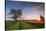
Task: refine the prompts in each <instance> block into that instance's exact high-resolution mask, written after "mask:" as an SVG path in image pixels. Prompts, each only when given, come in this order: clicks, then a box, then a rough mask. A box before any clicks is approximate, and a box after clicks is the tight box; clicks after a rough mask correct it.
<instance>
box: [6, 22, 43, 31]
mask: <svg viewBox="0 0 46 31" xmlns="http://www.w3.org/2000/svg"><path fill="white" fill-rule="evenodd" d="M5 26H6V30H20V29H34V28H35V29H36V28H40V27H38V26H35V25H33V24H28V23H25V22H21V23H20V22H17V23H15V21H6V25H5ZM42 26H43V25H42ZM42 26H41V27H42ZM42 28H43V27H42Z"/></svg>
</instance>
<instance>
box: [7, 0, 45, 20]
mask: <svg viewBox="0 0 46 31" xmlns="http://www.w3.org/2000/svg"><path fill="white" fill-rule="evenodd" d="M11 9H21V10H22V16H21V17H20V18H18V19H20V20H21V19H23V20H25V19H26V20H30V19H40V15H42V16H44V3H40V2H22V1H6V20H12V19H11V18H9V17H12V15H8V14H9V12H10V11H11Z"/></svg>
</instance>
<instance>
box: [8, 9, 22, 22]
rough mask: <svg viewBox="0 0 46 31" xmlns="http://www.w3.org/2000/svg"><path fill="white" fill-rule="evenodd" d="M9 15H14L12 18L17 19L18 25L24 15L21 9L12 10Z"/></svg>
mask: <svg viewBox="0 0 46 31" xmlns="http://www.w3.org/2000/svg"><path fill="white" fill-rule="evenodd" d="M9 14H11V15H13V17H11V18H13V19H15V23H16V22H17V18H19V17H20V16H21V15H22V11H21V9H17V10H15V9H11V11H10V13H9Z"/></svg>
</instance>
